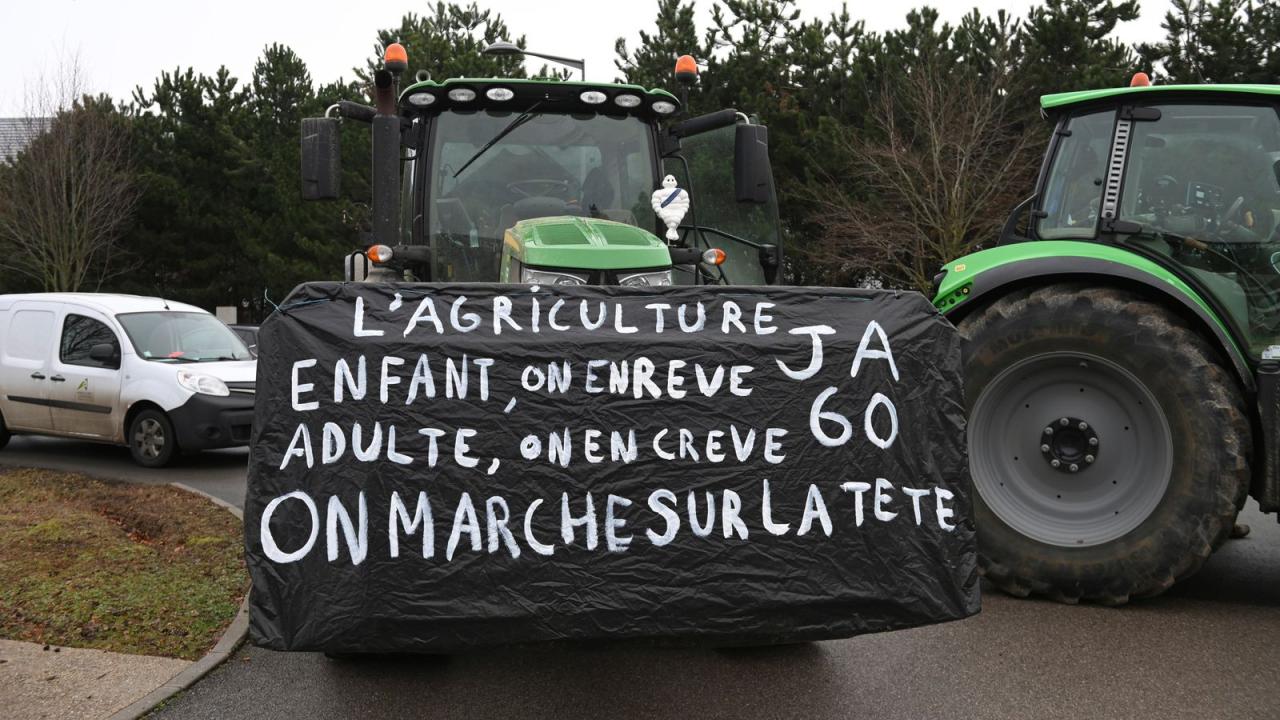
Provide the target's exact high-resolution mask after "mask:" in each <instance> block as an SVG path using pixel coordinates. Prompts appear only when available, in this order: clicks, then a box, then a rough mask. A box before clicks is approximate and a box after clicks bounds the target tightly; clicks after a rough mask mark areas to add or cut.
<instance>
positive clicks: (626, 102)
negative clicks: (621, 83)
mask: <svg viewBox="0 0 1280 720" xmlns="http://www.w3.org/2000/svg"><path fill="white" fill-rule="evenodd" d="M613 104H614V105H617V106H618V107H623V108H633V107H638V106H639V105H640V96H639V95H632V94H631V93H623V94H621V95H619V96H617V97H615V98H614V99H613Z"/></svg>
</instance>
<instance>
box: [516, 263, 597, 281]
mask: <svg viewBox="0 0 1280 720" xmlns="http://www.w3.org/2000/svg"><path fill="white" fill-rule="evenodd" d="M520 282H523V283H529V284H530V285H586V284H587V278H586V276H585V275H576V274H574V273H567V272H554V271H551V270H535V269H533V268H527V267H526V268H520Z"/></svg>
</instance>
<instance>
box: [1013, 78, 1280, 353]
mask: <svg viewBox="0 0 1280 720" xmlns="http://www.w3.org/2000/svg"><path fill="white" fill-rule="evenodd" d="M1278 103H1280V87H1277V86H1221V85H1219V86H1213V85H1206V86H1165V87H1156V86H1150V85H1142V84H1139V85H1138V86H1137V87H1130V88H1119V89H1112V90H1098V91H1086V92H1076V93H1062V94H1060V95H1050V96H1046V97H1045V98H1044V99H1043V102H1042V107H1043V108H1044V110H1045V112H1046V113H1050V114H1052V115H1054V116H1056V117H1057V131H1056V132H1055V133H1054V136H1053V138H1054V139H1053V142H1052V146H1051V148H1050V152H1049V156H1048V160H1047V165H1046V168H1045V170H1044V172H1043V176H1042V178H1041V180H1040V183H1039V189H1038V191H1037V195H1036V197H1035V200H1034V202H1033V204H1032V210H1033V213H1032V215H1033V222H1032V223H1031V227H1030V238H1031V239H1037V240H1087V241H1095V242H1102V243H1108V244H1113V245H1116V246H1120V247H1123V248H1125V249H1127V250H1130V251H1132V252H1135V253H1138V254H1139V255H1141V256H1143V257H1145V258H1149V259H1150V260H1152V261H1153V262H1155V263H1156V264H1158V265H1160V266H1162V267H1164V268H1166V269H1167V270H1168V271H1169V272H1170V273H1172V274H1173V275H1175V276H1176V277H1178V278H1179V279H1181V280H1182V281H1183V282H1185V283H1186V284H1187V285H1189V286H1191V287H1193V288H1195V289H1196V290H1197V292H1198V293H1199V294H1200V295H1201V296H1203V297H1205V298H1206V299H1207V302H1208V304H1209V305H1210V306H1211V307H1212V308H1213V310H1214V311H1215V312H1216V313H1217V314H1218V315H1219V316H1220V317H1221V318H1222V319H1223V320H1224V321H1225V322H1226V323H1227V324H1228V325H1229V326H1230V327H1231V329H1232V331H1233V332H1232V334H1233V335H1234V336H1235V339H1236V340H1237V342H1238V343H1239V345H1240V347H1241V350H1243V351H1244V352H1246V354H1247V355H1248V356H1249V358H1250V359H1253V360H1256V359H1260V358H1261V357H1262V356H1263V355H1264V354H1268V353H1270V354H1277V353H1280V115H1278V114H1277V104H1278ZM1024 239H1025V238H1024Z"/></svg>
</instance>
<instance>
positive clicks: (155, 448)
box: [133, 418, 165, 460]
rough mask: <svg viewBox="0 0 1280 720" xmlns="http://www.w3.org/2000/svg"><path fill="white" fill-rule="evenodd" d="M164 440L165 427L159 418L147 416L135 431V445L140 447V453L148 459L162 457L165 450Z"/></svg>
mask: <svg viewBox="0 0 1280 720" xmlns="http://www.w3.org/2000/svg"><path fill="white" fill-rule="evenodd" d="M164 442H165V438H164V427H163V426H162V425H161V424H160V421H159V420H155V419H153V418H146V419H145V420H143V421H142V422H140V423H138V427H137V428H135V429H134V431H133V446H134V447H136V448H137V449H138V454H140V455H142V457H145V458H147V459H150V460H154V459H155V458H158V457H160V453H162V452H164Z"/></svg>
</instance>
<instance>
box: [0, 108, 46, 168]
mask: <svg viewBox="0 0 1280 720" xmlns="http://www.w3.org/2000/svg"><path fill="white" fill-rule="evenodd" d="M48 127H49V118H20V117H18V118H0V160H7V159H9V158H12V157H14V156H15V155H17V154H18V153H20V152H22V150H23V148H25V147H26V146H27V145H28V144H29V143H30V142H31V139H32V138H34V137H35V136H36V135H39V134H40V133H42V132H44V131H45V130H46V129H48Z"/></svg>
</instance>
